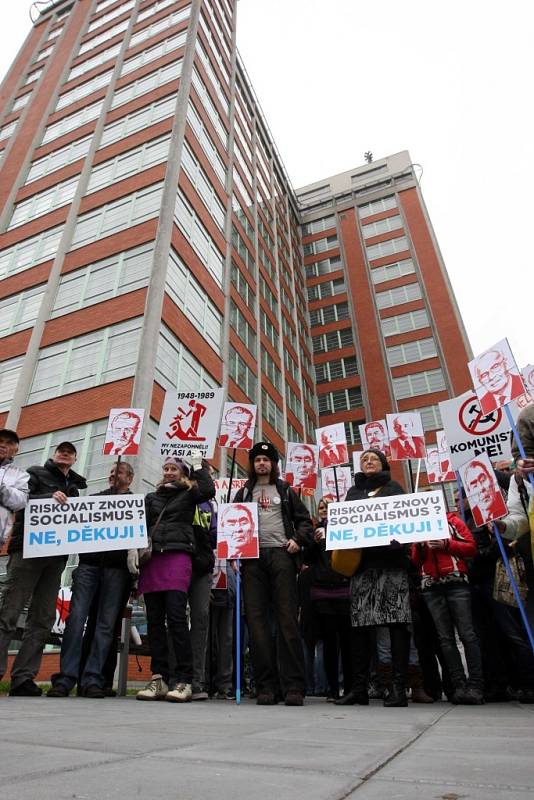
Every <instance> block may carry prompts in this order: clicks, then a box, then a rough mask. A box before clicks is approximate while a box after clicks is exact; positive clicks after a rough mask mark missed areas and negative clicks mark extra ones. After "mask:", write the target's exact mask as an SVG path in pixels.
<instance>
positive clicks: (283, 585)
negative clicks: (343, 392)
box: [234, 442, 313, 706]
mask: <svg viewBox="0 0 534 800" xmlns="http://www.w3.org/2000/svg"><path fill="white" fill-rule="evenodd" d="M248 456H249V464H250V468H249V480H248V481H247V483H246V484H245V486H244V487H243V488H242V489H240V490H239V491H238V492H237V494H236V496H235V501H234V502H236V503H243V502H245V503H257V504H258V521H259V545H260V555H259V558H257V559H248V560H246V561H245V560H244V561H243V562H242V566H241V570H242V575H243V598H244V602H245V614H246V618H247V626H248V631H249V636H250V654H251V658H252V665H253V669H254V678H255V680H256V686H257V689H258V698H257V703H258V705H274V704H275V703H276V702H277V694H278V688H279V687H278V683H277V677H276V676H277V667H278V672H279V676H280V684H281V685H280V688H281V690H282V694H283V696H284V702H285V704H286V705H291V706H301V705H302V704H303V702H304V691H305V682H304V654H303V651H302V642H301V639H300V634H299V627H298V620H297V610H298V598H297V582H296V574H297V568H296V564H295V555H296V554H297V553H299V552H300V550H301V548H302V547H304V546H306V545H309V544H311V541H312V535H313V526H312V522H311V519H310V515H309V513H308V509H307V508H306V506H305V505H304V503H302V501H301V500H300V499H299V498H298V497H297V495H296V494H295V492H294V491H293V489H291V487H290V486H289V485H288V484H287V483H286V482H285V481H282V480H280V478H279V477H278V461H279V456H278V451H277V450H276V448H275V447H273V445H272V444H270V443H267V442H258V443H257V444H255V445H254V447H253V448H252V450H249V454H248ZM271 608H272V609H273V611H274V616H275V618H276V623H277V640H278V647H275V644H276V642H275V641H273V637H272V635H271V631H270V629H269V626H268V624H266V620H267V619H268V617H269V613H270V610H271Z"/></svg>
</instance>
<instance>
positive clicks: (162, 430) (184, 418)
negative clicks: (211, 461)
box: [156, 389, 224, 459]
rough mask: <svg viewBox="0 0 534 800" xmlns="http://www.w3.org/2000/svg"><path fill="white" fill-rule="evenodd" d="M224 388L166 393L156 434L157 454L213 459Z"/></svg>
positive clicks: (171, 390) (172, 390) (170, 391)
mask: <svg viewBox="0 0 534 800" xmlns="http://www.w3.org/2000/svg"><path fill="white" fill-rule="evenodd" d="M223 396H224V390H223V389H211V390H206V391H203V392H178V391H176V390H175V389H170V390H169V391H167V392H166V393H165V400H164V402H163V409H162V412H161V419H160V423H159V428H158V434H157V436H156V448H157V452H158V453H159V455H160V456H162V457H163V456H172V457H173V458H185V459H188V458H192V457H193V456H195V455H198V454H200V455H201V456H202V458H212V457H213V453H214V450H215V444H216V442H217V435H218V433H219V424H220V420H221V410H222V404H223Z"/></svg>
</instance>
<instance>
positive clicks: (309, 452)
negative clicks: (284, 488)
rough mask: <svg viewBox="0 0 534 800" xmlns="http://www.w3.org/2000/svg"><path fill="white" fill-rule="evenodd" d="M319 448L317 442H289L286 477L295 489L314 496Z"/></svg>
mask: <svg viewBox="0 0 534 800" xmlns="http://www.w3.org/2000/svg"><path fill="white" fill-rule="evenodd" d="M318 455H319V448H318V446H317V445H315V444H301V443H300V442H288V443H287V467H286V470H285V479H286V481H287V482H288V483H289V485H290V486H292V487H293V489H297V490H299V491H300V492H302V494H304V495H310V496H313V494H314V493H315V488H316V486H317V459H318Z"/></svg>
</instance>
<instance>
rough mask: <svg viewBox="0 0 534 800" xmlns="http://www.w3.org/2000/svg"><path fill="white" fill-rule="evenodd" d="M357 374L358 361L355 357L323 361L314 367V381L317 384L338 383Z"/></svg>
mask: <svg viewBox="0 0 534 800" xmlns="http://www.w3.org/2000/svg"><path fill="white" fill-rule="evenodd" d="M357 374H358V361H357V359H356V356H348V357H347V358H338V359H336V360H335V361H325V362H324V363H323V364H316V365H315V379H316V382H317V383H327V382H328V381H338V380H341V379H342V378H350V377H353V376H354V375H357Z"/></svg>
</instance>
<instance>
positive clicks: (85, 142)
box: [26, 136, 93, 184]
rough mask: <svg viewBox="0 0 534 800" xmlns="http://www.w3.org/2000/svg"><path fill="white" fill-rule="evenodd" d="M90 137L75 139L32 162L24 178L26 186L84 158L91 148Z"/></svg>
mask: <svg viewBox="0 0 534 800" xmlns="http://www.w3.org/2000/svg"><path fill="white" fill-rule="evenodd" d="M92 138H93V137H92V136H84V138H83V139H77V140H76V141H75V142H71V143H70V144H67V145H66V146H65V147H61V148H60V149H59V150H53V151H52V152H51V153H49V154H48V155H47V156H43V158H39V159H37V161H33V162H32V164H31V166H30V171H29V172H28V177H27V178H26V184H28V183H32V181H36V180H38V179H39V178H43V177H44V176H45V175H49V174H50V173H51V172H55V171H56V170H57V169H61V167H65V166H67V164H72V163H73V162H74V161H78V159H80V158H85V156H86V155H87V153H88V152H89V148H90V147H91V141H92Z"/></svg>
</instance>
